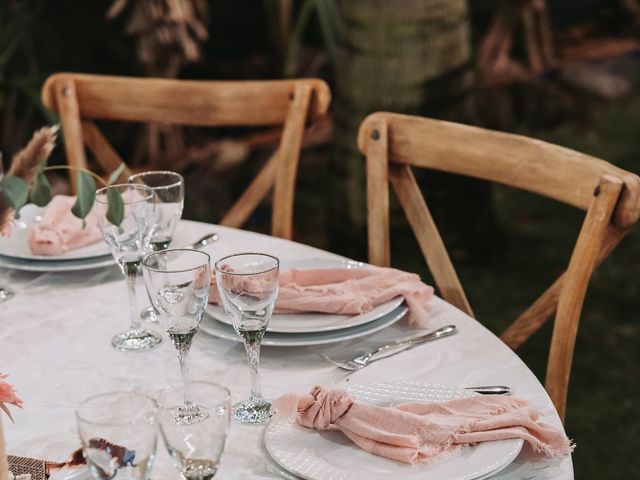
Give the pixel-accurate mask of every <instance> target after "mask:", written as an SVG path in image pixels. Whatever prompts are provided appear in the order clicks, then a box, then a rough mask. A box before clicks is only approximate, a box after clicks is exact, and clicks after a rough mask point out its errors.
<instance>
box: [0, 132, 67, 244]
mask: <svg viewBox="0 0 640 480" xmlns="http://www.w3.org/2000/svg"><path fill="white" fill-rule="evenodd" d="M59 129H60V127H59V126H58V125H54V126H52V127H43V128H41V129H40V130H38V131H37V132H36V133H34V134H33V137H32V138H31V140H30V141H29V143H28V144H27V146H26V147H24V148H23V149H22V150H20V151H19V152H18V153H16V154H15V155H14V156H13V160H12V161H11V167H10V168H9V171H8V175H13V176H15V177H19V178H21V179H23V180H24V181H25V182H27V183H30V182H31V181H33V179H34V178H35V176H36V174H37V173H38V170H39V168H40V166H41V165H42V164H43V163H44V162H46V161H47V159H48V158H49V155H51V152H52V151H53V149H54V147H55V146H56V139H57V138H58V130H59ZM13 214H14V211H13V209H12V208H11V206H10V205H9V203H8V202H7V201H6V199H5V198H4V195H1V194H0V235H3V236H4V235H8V234H9V233H10V232H11V222H12V220H13Z"/></svg>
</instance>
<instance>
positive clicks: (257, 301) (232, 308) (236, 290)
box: [215, 253, 280, 424]
mask: <svg viewBox="0 0 640 480" xmlns="http://www.w3.org/2000/svg"><path fill="white" fill-rule="evenodd" d="M279 264H280V261H279V260H278V259H277V258H276V257H273V256H271V255H266V254H261V253H240V254H236V255H230V256H227V257H224V258H221V259H220V260H218V261H217V262H216V264H215V274H216V283H217V285H218V293H219V295H220V300H221V302H222V305H223V307H224V309H225V311H226V312H227V315H229V317H230V318H231V321H232V323H233V328H234V329H235V331H236V333H238V335H240V337H241V338H242V340H243V342H244V347H245V349H246V351H247V360H248V362H249V372H250V374H251V395H250V396H249V398H248V399H247V400H245V401H243V402H240V403H237V404H235V405H234V406H233V419H234V420H235V421H237V422H238V423H246V424H263V423H265V422H266V421H267V420H269V418H270V416H271V402H269V401H268V400H266V399H265V398H263V397H262V393H261V392H260V378H259V375H258V368H259V363H260V342H261V341H262V337H263V336H264V333H265V331H266V330H267V326H268V325H269V320H270V319H271V313H272V312H273V306H274V304H275V301H276V296H277V295H278V268H279Z"/></svg>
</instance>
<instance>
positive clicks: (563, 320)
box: [545, 175, 623, 421]
mask: <svg viewBox="0 0 640 480" xmlns="http://www.w3.org/2000/svg"><path fill="white" fill-rule="evenodd" d="M622 185H623V182H622V180H620V179H619V178H617V177H613V176H611V175H603V177H602V179H601V180H600V182H599V184H598V188H597V190H596V193H595V194H593V196H592V201H591V205H590V206H589V209H588V210H587V215H586V216H585V219H584V223H583V224H582V228H581V229H580V234H579V236H578V240H577V242H576V245H575V247H574V249H573V253H572V254H571V260H570V261H569V266H568V268H567V272H566V278H565V280H564V285H563V286H562V290H561V293H560V298H559V299H558V310H557V311H556V319H555V323H554V325H553V334H552V336H551V346H550V347H549V360H548V363H547V375H546V380H545V388H546V389H547V392H549V396H550V397H551V400H552V401H553V403H554V405H555V407H556V409H557V410H558V415H559V416H560V419H561V420H562V421H564V418H565V411H566V402H567V393H568V390H569V375H570V374H571V364H572V362H573V350H574V347H575V343H576V336H577V334H578V324H579V323H580V314H581V313H582V305H583V304H584V298H585V296H586V293H587V287H588V286H589V279H590V278H591V274H592V273H593V270H594V269H595V267H596V262H597V259H598V253H599V252H600V249H601V247H602V244H603V241H604V239H605V236H606V234H607V226H608V225H609V224H610V223H611V217H612V215H613V212H614V209H615V206H616V202H617V201H618V198H619V197H620V192H621V190H622Z"/></svg>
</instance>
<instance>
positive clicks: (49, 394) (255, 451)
mask: <svg viewBox="0 0 640 480" xmlns="http://www.w3.org/2000/svg"><path fill="white" fill-rule="evenodd" d="M210 231H217V232H218V233H219V234H220V241H219V242H217V243H215V244H214V245H211V246H209V247H207V251H208V252H209V253H210V254H211V255H212V258H213V259H214V260H215V259H217V258H219V257H221V256H222V255H225V254H229V253H234V252H239V251H264V252H269V253H273V254H275V255H277V256H279V257H281V258H282V259H291V260H294V259H303V258H322V257H324V258H327V257H335V256H334V255H332V254H329V253H327V252H323V251H321V250H317V249H314V248H311V247H308V246H304V245H300V244H296V243H293V242H289V241H285V240H281V239H275V238H272V237H268V236H264V235H258V234H254V233H249V232H244V231H241V230H235V229H229V228H224V227H219V226H212V225H206V224H202V223H195V222H188V221H183V222H182V223H181V225H180V226H179V228H178V232H177V234H176V240H175V241H174V246H181V245H184V244H187V243H189V242H190V241H193V240H195V239H197V238H198V237H199V236H201V235H203V234H205V233H208V232H210ZM10 281H11V285H12V287H13V288H14V289H15V290H16V291H17V295H16V297H15V298H14V299H12V300H11V301H9V302H5V303H3V304H0V371H2V372H6V373H9V374H10V378H9V381H10V382H11V383H12V384H13V385H14V386H15V388H16V389H17V391H18V393H19V395H20V397H21V398H22V399H23V400H24V409H23V410H17V409H15V408H13V411H14V417H15V424H11V423H10V422H9V421H6V419H5V422H4V425H5V432H6V436H7V442H8V451H9V453H11V454H15V455H26V456H33V457H37V458H44V459H47V460H64V459H66V457H67V456H68V455H69V453H70V452H72V451H73V450H75V449H76V448H78V447H79V440H78V437H77V433H76V428H75V417H74V410H75V408H76V407H77V405H78V404H79V403H80V402H81V401H82V400H83V399H84V398H86V397H88V396H90V395H94V394H97V393H101V392H106V391H110V390H115V389H118V390H137V391H142V392H154V391H157V390H159V389H161V388H163V387H164V386H166V385H167V384H169V383H176V382H177V381H178V380H179V371H178V362H177V359H176V355H175V352H174V350H173V347H172V346H171V344H170V342H169V341H168V338H165V341H164V342H163V344H162V346H161V347H160V348H158V349H156V350H154V351H151V352H145V353H122V352H117V351H115V350H114V349H113V348H112V347H111V345H110V340H111V337H112V336H113V334H114V333H116V332H117V331H120V330H123V329H125V328H126V326H127V324H128V311H127V309H128V302H127V292H126V287H125V283H124V280H123V279H122V277H121V274H120V272H119V271H118V270H117V268H116V267H115V266H114V267H113V268H106V269H101V270H90V271H84V272H67V273H56V274H32V273H25V272H11V273H10ZM139 290H143V287H142V286H141V283H140V288H139ZM138 293H139V295H138V296H139V298H140V299H143V298H144V297H143V294H144V292H142V291H140V292H138ZM140 306H141V307H142V306H143V305H142V303H141V305H140ZM432 315H433V320H432V325H433V327H439V326H443V325H447V324H455V325H457V327H458V329H459V333H458V334H457V335H454V336H453V337H450V338H446V339H442V340H439V341H437V342H433V343H428V344H425V345H423V346H420V347H417V348H415V349H413V350H410V351H407V352H404V353H402V354H400V355H397V356H395V357H392V358H389V359H385V360H383V361H380V362H378V363H374V364H372V365H370V366H368V367H367V368H365V369H364V370H361V371H359V372H355V373H352V374H347V373H346V372H342V371H339V370H338V369H337V368H335V367H333V366H331V365H329V364H328V363H327V362H326V361H324V360H322V359H321V358H320V357H319V356H318V353H321V352H330V353H332V354H334V355H336V356H340V353H341V350H343V352H342V353H344V352H350V351H354V350H356V348H357V347H361V346H362V345H363V344H367V345H374V344H381V343H384V340H385V333H384V332H382V333H378V334H375V336H373V338H371V337H370V338H368V339H367V340H366V341H355V340H354V341H352V342H348V343H346V344H345V345H340V346H334V347H331V348H328V347H305V348H276V347H263V350H262V356H261V368H260V371H261V378H262V386H263V393H264V395H265V396H266V397H268V398H274V397H277V396H279V395H281V394H283V393H287V392H291V391H308V390H309V389H310V387H312V386H313V385H314V384H323V385H335V384H339V383H342V382H346V381H348V382H353V383H367V382H373V381H381V380H391V379H394V380H409V381H421V382H426V383H440V384H447V385H455V386H470V385H510V386H511V387H512V388H513V394H514V395H516V396H518V397H522V398H526V399H528V400H530V401H531V402H533V404H534V405H536V406H537V407H539V408H540V409H542V411H543V412H544V415H545V420H546V421H549V422H552V423H555V424H558V425H559V424H560V421H559V419H558V417H557V414H556V412H555V410H554V408H553V405H552V404H551V401H550V400H549V398H548V396H547V394H546V393H545V391H544V389H543V387H542V385H541V384H540V383H539V382H538V380H537V379H536V378H535V377H534V375H533V374H532V373H531V372H530V371H529V369H528V368H527V367H526V366H525V365H524V364H523V363H522V361H521V360H520V359H519V358H518V357H517V356H516V355H515V354H514V353H513V352H511V350H509V349H508V348H507V347H506V346H505V345H504V344H502V343H501V342H500V341H499V340H498V339H497V338H496V337H495V336H494V335H493V334H492V333H490V332H489V331H488V330H486V329H485V328H484V327H483V326H482V325H481V324H479V323H478V322H477V321H475V320H473V319H471V318H469V317H467V316H466V315H465V314H463V313H462V312H460V311H458V310H457V309H455V308H453V307H451V306H450V305H448V304H446V303H445V302H443V301H441V300H438V299H436V300H435V301H434V302H433V308H432ZM345 356H346V355H345ZM190 366H191V374H192V376H198V377H207V378H209V379H211V380H213V381H216V382H219V383H221V384H224V385H226V386H228V387H229V388H230V390H231V392H232V396H233V398H232V400H233V401H238V400H241V399H243V398H245V397H247V395H248V393H249V377H248V375H249V373H248V369H247V365H246V360H245V353H244V349H243V347H242V345H241V344H239V343H233V342H230V341H225V340H221V339H217V338H214V337H210V336H208V335H206V334H204V333H203V332H199V333H198V334H197V335H196V338H195V340H194V344H193V348H192V351H191V357H190ZM260 433H261V428H260V427H242V426H238V425H235V424H232V428H231V435H230V439H229V442H228V444H227V449H226V452H225V455H224V457H223V462H222V468H221V470H220V472H219V473H218V475H217V476H216V478H220V479H223V480H224V479H227V480H231V479H253V478H279V475H278V474H277V473H276V472H275V471H274V470H273V468H272V467H271V466H270V465H269V464H268V463H266V462H265V458H264V454H263V453H262V450H261V447H260V444H259V439H260ZM158 445H159V446H158V456H157V460H156V465H155V467H154V471H153V478H154V479H174V478H178V474H177V471H176V470H175V469H174V467H173V466H172V465H171V463H170V459H169V457H168V455H167V454H166V452H165V450H164V445H162V443H161V442H159V444H158ZM494 478H500V479H507V478H508V479H516V478H518V479H521V478H526V479H572V478H573V467H572V463H571V458H570V457H568V456H567V457H563V458H560V459H553V460H545V459H539V458H532V457H531V455H530V454H529V453H528V452H527V451H526V450H523V452H521V453H520V455H519V456H518V458H517V459H516V461H515V462H514V463H513V464H511V465H510V466H509V467H507V468H506V469H505V470H503V471H502V472H501V473H500V474H498V475H497V476H496V477H494Z"/></svg>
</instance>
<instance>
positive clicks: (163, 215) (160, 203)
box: [129, 170, 184, 322]
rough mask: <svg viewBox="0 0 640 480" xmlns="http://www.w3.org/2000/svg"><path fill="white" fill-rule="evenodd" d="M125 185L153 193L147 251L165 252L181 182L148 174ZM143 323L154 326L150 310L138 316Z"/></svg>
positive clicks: (178, 210)
mask: <svg viewBox="0 0 640 480" xmlns="http://www.w3.org/2000/svg"><path fill="white" fill-rule="evenodd" d="M129 183H137V184H140V185H146V186H148V187H150V188H151V190H152V191H153V200H154V203H155V216H154V220H153V226H152V227H151V240H150V243H151V248H152V249H153V251H154V252H159V251H160V250H165V249H167V248H169V245H170V244H171V240H172V239H173V234H174V232H175V229H176V226H177V225H178V222H179V221H180V218H181V217H182V209H183V208H184V178H183V177H182V175H180V174H179V173H176V172H171V171H167V170H152V171H150V172H143V173H137V174H135V175H131V176H130V177H129ZM140 317H141V318H142V319H143V320H144V321H145V322H157V321H158V319H157V318H156V313H155V311H154V310H153V308H152V307H150V308H145V309H144V310H142V312H140Z"/></svg>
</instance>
